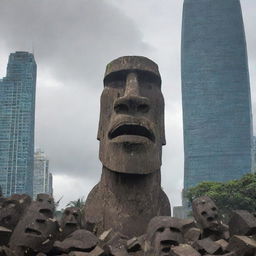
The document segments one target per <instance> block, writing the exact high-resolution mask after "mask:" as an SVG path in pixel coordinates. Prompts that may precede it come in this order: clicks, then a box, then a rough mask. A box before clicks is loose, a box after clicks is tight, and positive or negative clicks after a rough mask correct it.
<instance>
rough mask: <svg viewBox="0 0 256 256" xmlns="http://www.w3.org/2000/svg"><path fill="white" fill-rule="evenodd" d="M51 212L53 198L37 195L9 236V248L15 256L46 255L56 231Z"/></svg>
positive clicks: (56, 226)
mask: <svg viewBox="0 0 256 256" xmlns="http://www.w3.org/2000/svg"><path fill="white" fill-rule="evenodd" d="M53 212H54V202H53V198H52V197H51V196H49V195H46V194H38V195H37V200H36V201H33V202H32V203H31V204H30V206H29V208H28V209H27V211H26V213H25V214H24V215H23V217H22V218H21V220H20V221H19V223H18V224H17V226H16V228H15V229H14V231H13V234H12V236H11V239H10V248H11V249H12V250H13V251H14V252H15V254H16V255H17V256H23V255H35V252H43V253H47V252H48V251H49V250H50V249H51V248H52V245H53V242H54V238H55V236H56V234H57V231H58V225H57V221H55V220H54V219H53Z"/></svg>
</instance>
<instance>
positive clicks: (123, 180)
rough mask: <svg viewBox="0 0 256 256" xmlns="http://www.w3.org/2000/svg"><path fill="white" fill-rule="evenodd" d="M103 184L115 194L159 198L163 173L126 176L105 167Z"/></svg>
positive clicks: (102, 178) (102, 177)
mask: <svg viewBox="0 0 256 256" xmlns="http://www.w3.org/2000/svg"><path fill="white" fill-rule="evenodd" d="M101 184H102V185H103V186H104V187H105V188H106V189H108V190H110V191H111V192H112V193H114V194H120V193H124V195H126V196H128V194H130V195H131V194H138V193H139V194H141V193H149V194H151V193H153V194H155V195H156V196H157V195H158V193H159V191H160V189H161V173H160V170H158V171H154V172H153V173H150V174H126V173H118V172H114V171H111V170H109V169H107V168H106V167H104V166H103V168H102V176H101ZM151 195H152V194H151Z"/></svg>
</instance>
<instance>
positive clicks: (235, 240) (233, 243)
mask: <svg viewBox="0 0 256 256" xmlns="http://www.w3.org/2000/svg"><path fill="white" fill-rule="evenodd" d="M227 251H230V252H232V251H234V252H236V254H237V255H239V256H255V254H256V241H255V240H254V239H252V238H250V237H248V236H233V237H232V238H231V239H230V241H229V244H228V246H227Z"/></svg>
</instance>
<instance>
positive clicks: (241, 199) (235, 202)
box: [186, 174, 256, 215]
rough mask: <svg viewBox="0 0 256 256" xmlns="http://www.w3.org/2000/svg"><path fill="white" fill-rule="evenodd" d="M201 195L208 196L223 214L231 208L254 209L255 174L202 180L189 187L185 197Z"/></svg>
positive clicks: (255, 204)
mask: <svg viewBox="0 0 256 256" xmlns="http://www.w3.org/2000/svg"><path fill="white" fill-rule="evenodd" d="M202 195H207V196H209V197H210V198H211V199H212V200H213V201H215V203H216V205H217V206H218V207H219V209H220V211H221V213H222V214H224V215H229V214H230V212H231V211H232V210H238V209H239V210H247V211H249V212H255V211H256V174H246V175H245V176H243V177H242V178H241V179H239V180H231V181H229V182H226V183H224V182H223V183H222V182H202V183H199V184H198V185H197V186H195V187H193V188H190V189H189V190H188V192H187V194H186V197H187V198H188V200H189V201H190V203H192V201H193V200H194V199H195V198H197V197H199V196H202Z"/></svg>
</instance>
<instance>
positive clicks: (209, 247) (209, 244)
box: [192, 238, 222, 254]
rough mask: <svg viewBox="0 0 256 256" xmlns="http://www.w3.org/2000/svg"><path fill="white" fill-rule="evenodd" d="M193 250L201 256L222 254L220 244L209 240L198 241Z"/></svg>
mask: <svg viewBox="0 0 256 256" xmlns="http://www.w3.org/2000/svg"><path fill="white" fill-rule="evenodd" d="M192 246H193V248H195V249H196V250H197V251H199V252H200V253H201V254H206V253H209V254H218V253H221V252H222V248H221V246H220V244H218V243H216V242H214V241H212V240H211V239H209V238H205V239H202V240H198V241H196V242H194V243H193V245H192Z"/></svg>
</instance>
